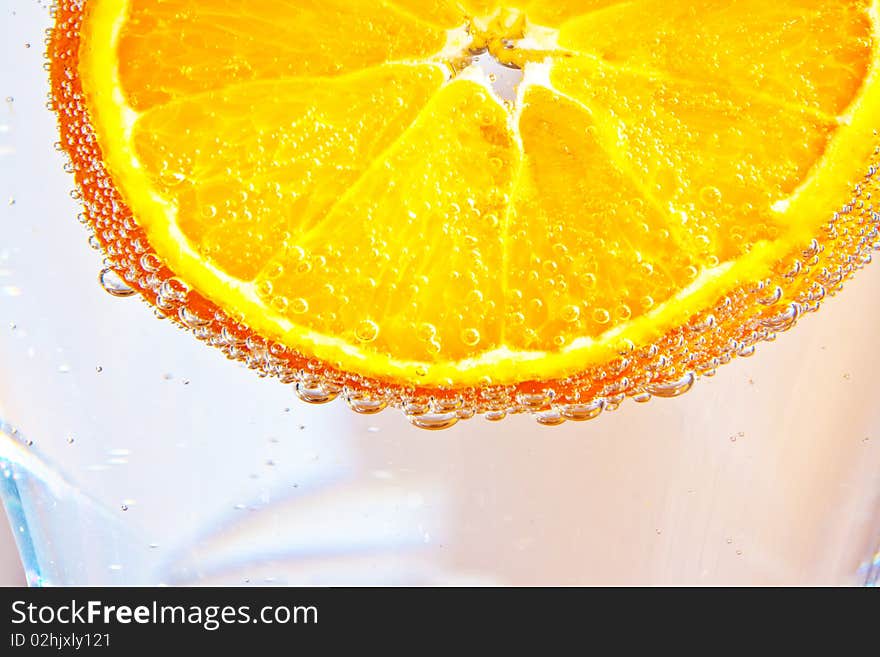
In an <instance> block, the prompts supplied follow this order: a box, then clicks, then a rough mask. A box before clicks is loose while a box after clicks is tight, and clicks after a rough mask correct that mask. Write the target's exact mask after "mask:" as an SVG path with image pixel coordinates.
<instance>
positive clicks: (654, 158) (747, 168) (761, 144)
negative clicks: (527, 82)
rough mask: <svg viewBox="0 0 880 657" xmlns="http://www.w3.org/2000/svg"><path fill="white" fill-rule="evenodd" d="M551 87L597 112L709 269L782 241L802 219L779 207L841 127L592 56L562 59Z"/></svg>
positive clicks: (644, 188)
mask: <svg viewBox="0 0 880 657" xmlns="http://www.w3.org/2000/svg"><path fill="white" fill-rule="evenodd" d="M552 81H553V84H554V86H555V88H557V89H559V90H560V91H562V92H563V93H566V94H568V95H569V96H571V97H572V98H575V99H577V102H579V103H582V104H583V106H584V107H585V108H589V109H590V110H591V111H592V113H593V115H594V117H595V120H596V122H597V126H598V127H597V129H598V131H599V132H600V134H602V135H604V137H605V138H604V140H603V143H604V145H605V147H606V149H607V150H608V152H609V153H610V154H611V155H612V156H613V157H614V159H615V161H616V162H617V163H618V166H619V167H620V168H621V170H623V171H624V172H625V173H626V174H627V176H628V177H629V179H630V181H632V182H633V183H634V184H636V185H637V187H638V189H639V192H640V194H641V196H642V197H643V198H644V200H645V201H646V202H649V203H652V204H653V205H654V206H655V207H657V208H659V209H660V210H661V211H662V212H663V213H664V215H665V217H666V220H667V222H668V223H669V230H671V231H673V232H677V233H688V234H689V235H690V237H691V238H692V239H691V241H690V244H689V246H688V249H689V251H691V253H693V255H695V256H697V258H698V260H699V261H698V262H697V263H695V264H698V265H702V266H715V265H718V264H719V263H721V262H727V261H730V260H732V259H734V258H736V257H737V256H739V255H742V254H743V253H746V252H748V251H749V250H750V249H751V247H752V246H753V245H754V244H756V243H757V242H760V241H762V240H772V239H775V238H777V237H779V236H780V232H781V231H782V230H783V229H784V226H785V224H786V222H787V221H790V220H792V219H795V217H791V216H787V215H785V214H784V213H779V212H774V211H773V207H774V205H775V204H777V203H779V202H784V201H785V200H786V199H788V198H789V197H790V196H791V195H792V194H794V193H795V191H796V190H797V189H798V187H800V185H802V184H803V183H805V181H806V180H807V177H808V175H809V173H810V171H811V169H812V168H813V166H814V165H815V163H816V162H818V161H819V160H820V159H821V157H822V154H823V153H824V151H825V149H826V148H827V146H828V143H829V140H830V139H831V137H832V136H833V134H834V132H835V131H836V129H837V122H836V121H834V120H833V119H831V118H824V117H822V116H816V115H815V113H813V112H810V111H809V110H806V109H797V108H793V107H789V106H787V105H782V104H779V103H776V102H773V101H772V100H765V99H763V98H752V97H749V95H748V94H744V93H741V92H739V91H737V90H734V89H728V90H727V92H726V93H725V94H724V95H723V96H722V95H721V94H719V92H718V91H717V89H716V88H715V87H713V86H712V85H711V84H708V83H701V82H685V81H679V80H668V79H662V78H661V79H656V78H654V77H652V76H650V75H645V74H642V73H640V72H639V71H635V72H633V71H630V70H626V69H624V70H621V69H619V68H616V67H613V66H610V65H606V64H603V63H601V62H597V61H595V60H590V59H586V58H575V59H565V60H563V61H560V62H559V63H558V64H557V65H556V66H555V67H554V68H553V73H552ZM646 107H650V108H651V111H650V112H645V111H644V108H646ZM658 301H659V300H658Z"/></svg>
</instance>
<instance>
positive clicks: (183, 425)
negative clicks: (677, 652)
mask: <svg viewBox="0 0 880 657" xmlns="http://www.w3.org/2000/svg"><path fill="white" fill-rule="evenodd" d="M3 19H4V20H3V26H4V27H3V29H4V38H3V39H2V41H0V50H2V60H0V61H3V62H4V64H3V65H2V66H3V68H2V72H3V75H2V78H0V362H2V363H3V367H2V371H0V417H2V418H3V420H4V421H5V424H3V429H2V430H0V463H2V473H0V474H2V481H3V489H2V490H3V499H4V503H5V505H6V508H7V512H8V513H9V516H10V520H11V523H12V526H13V529H14V533H15V534H16V536H17V538H18V540H19V546H20V552H21V555H22V560H23V562H24V564H25V567H26V570H27V573H28V579H29V581H30V582H31V583H32V584H55V585H59V584H86V583H87V584H104V583H106V584H126V583H137V584H158V583H165V584H221V583H222V584H265V583H276V584H331V583H358V584H366V583H378V584H399V583H503V584H597V583H602V584H611V583H616V584H681V583H693V584H710V583H724V584H863V583H866V582H867V581H868V580H870V579H871V578H872V577H873V578H874V579H876V576H877V571H876V566H873V567H872V563H873V559H874V554H875V551H876V548H877V545H878V538H880V509H878V507H877V503H876V500H877V499H878V495H880V480H878V476H877V473H878V472H880V408H878V406H877V404H876V401H875V400H876V399H877V397H878V392H880V384H878V383H877V380H876V372H877V370H878V365H880V356H878V354H877V350H876V335H877V328H878V326H880V305H878V303H877V299H878V298H880V267H877V266H874V267H870V268H868V269H867V270H866V271H864V272H862V273H861V274H860V275H859V276H858V277H857V278H856V280H854V281H853V282H851V283H849V284H848V286H847V288H846V289H845V291H844V292H843V294H841V295H840V296H839V297H838V298H836V299H833V300H830V301H829V302H828V303H827V306H826V307H825V308H824V309H823V310H822V311H821V312H820V313H818V314H817V315H812V316H809V317H807V318H805V319H804V320H802V321H801V323H800V324H799V325H798V327H797V328H796V329H795V330H794V331H792V332H790V333H787V334H784V335H781V336H780V337H779V339H778V341H777V342H775V343H772V344H766V345H761V346H759V347H758V350H757V352H758V353H757V354H756V356H755V357H754V358H750V359H741V360H738V361H736V362H734V363H733V364H731V365H726V366H724V367H723V368H721V369H720V370H719V372H718V374H717V376H715V377H714V378H704V379H702V380H700V381H699V382H698V383H697V384H696V386H695V387H694V388H693V390H691V391H690V392H688V393H687V394H685V395H683V396H681V397H678V398H675V399H654V400H652V401H650V402H649V403H647V404H643V405H640V404H636V403H634V402H631V401H627V402H625V403H624V404H622V406H621V408H620V409H619V410H618V411H616V412H612V413H605V414H603V415H602V416H601V417H599V418H598V419H595V420H592V421H590V422H585V423H575V422H569V423H567V424H565V425H562V426H559V427H552V428H551V427H543V426H540V425H538V424H536V423H535V422H534V420H533V419H532V418H528V417H514V418H507V419H505V420H504V421H503V422H501V423H492V422H488V421H485V420H483V419H475V420H471V421H467V422H461V423H459V424H458V425H457V426H455V427H454V428H452V429H450V430H449V431H446V432H442V433H440V434H430V433H427V432H424V431H421V430H419V429H416V428H414V427H412V426H411V425H410V423H409V422H408V421H407V420H406V419H405V418H404V417H403V416H402V415H401V414H399V413H396V412H387V413H382V414H379V415H376V416H371V417H366V416H358V415H355V414H353V413H351V412H350V411H349V410H348V409H347V408H346V406H345V403H344V402H342V401H336V402H333V403H331V404H328V405H326V406H319V407H316V406H310V405H306V404H303V403H302V402H300V401H299V400H298V399H297V398H296V395H295V393H294V391H293V389H292V388H291V387H290V386H285V385H283V384H281V383H279V382H278V381H275V380H264V379H260V378H258V377H257V376H256V375H255V374H254V373H253V372H251V371H249V370H247V369H246V368H244V367H243V366H241V365H239V364H236V363H232V362H230V361H227V360H225V359H224V358H223V357H222V355H221V354H220V353H219V352H217V351H216V350H213V349H209V348H207V347H205V346H204V345H201V344H199V343H198V342H197V341H195V340H194V339H193V337H192V336H191V335H190V334H188V333H186V332H183V331H181V330H179V329H177V328H175V327H174V326H172V325H171V324H170V323H169V322H167V321H160V320H158V319H157V318H156V317H155V315H154V313H153V311H152V310H151V309H150V308H149V307H148V306H147V305H145V304H143V303H141V302H140V301H139V300H138V298H137V297H136V296H135V297H124V296H119V295H111V294H108V293H107V291H105V289H104V287H107V285H108V283H107V281H106V280H105V282H104V283H105V285H104V287H102V285H101V284H100V283H99V280H98V278H99V274H100V272H101V271H102V270H103V269H104V266H103V263H102V258H101V255H100V254H99V253H98V252H97V251H95V250H93V249H91V248H89V245H88V241H87V234H86V232H85V230H84V229H83V227H82V226H80V225H79V224H78V223H77V222H76V220H75V217H76V215H77V214H78V212H79V211H80V210H79V208H78V207H77V204H76V202H75V201H74V200H73V199H71V197H70V195H69V193H70V190H71V189H72V187H73V182H72V179H71V177H70V176H69V175H68V174H67V173H65V172H64V171H63V159H62V157H61V155H60V154H59V153H58V152H57V151H56V150H55V149H54V147H53V144H54V142H55V141H56V140H57V136H56V131H55V124H54V117H53V115H52V114H51V112H49V111H48V110H47V109H46V107H45V103H46V92H47V85H46V74H45V72H44V71H43V69H42V65H43V59H42V50H43V45H42V39H43V34H42V30H43V29H44V28H45V27H47V26H48V25H49V21H50V18H49V13H48V9H47V8H46V7H44V6H43V5H42V4H41V3H37V2H33V3H17V4H16V7H15V9H14V10H13V9H12V8H11V7H5V8H4V9H3ZM25 44H30V47H29V48H27V47H25ZM7 97H9V99H10V100H6V101H3V100H2V99H4V98H7ZM110 287H111V288H112V287H113V286H112V285H110ZM117 291H118V290H117ZM584 413H585V417H589V415H590V413H589V409H585V410H584Z"/></svg>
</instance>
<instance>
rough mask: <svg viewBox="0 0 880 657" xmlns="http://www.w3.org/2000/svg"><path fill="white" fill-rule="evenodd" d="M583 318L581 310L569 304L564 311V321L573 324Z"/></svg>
mask: <svg viewBox="0 0 880 657" xmlns="http://www.w3.org/2000/svg"><path fill="white" fill-rule="evenodd" d="M580 317H581V309H580V308H579V307H578V306H576V305H574V304H569V305H568V306H565V307H564V308H563V309H562V321H563V322H567V323H569V324H572V323H574V322H576V321H578V320H579V319H580Z"/></svg>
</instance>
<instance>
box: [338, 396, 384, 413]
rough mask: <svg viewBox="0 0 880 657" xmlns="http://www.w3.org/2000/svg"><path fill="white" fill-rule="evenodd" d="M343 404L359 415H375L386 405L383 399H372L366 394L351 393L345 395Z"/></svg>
mask: <svg viewBox="0 0 880 657" xmlns="http://www.w3.org/2000/svg"><path fill="white" fill-rule="evenodd" d="M345 403H346V404H348V407H349V408H350V409H351V410H353V411H354V412H355V413H358V414H360V415H375V414H376V413H379V412H380V411H383V410H385V408H387V406H388V403H387V402H386V401H385V400H383V399H374V398H372V397H370V396H368V395H366V394H363V393H359V392H351V393H348V394H346V395H345Z"/></svg>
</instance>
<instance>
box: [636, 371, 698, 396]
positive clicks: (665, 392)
mask: <svg viewBox="0 0 880 657" xmlns="http://www.w3.org/2000/svg"><path fill="white" fill-rule="evenodd" d="M695 382H696V377H695V376H694V374H693V372H688V373H687V374H685V375H684V376H682V377H681V378H679V379H677V380H675V381H669V382H666V383H652V384H651V385H649V386H648V387H647V391H648V392H649V393H651V394H652V395H654V396H655V397H664V398H667V399H671V398H673V397H680V396H681V395H683V394H684V393H686V392H687V391H688V390H690V389H691V388H693V387H694V383H695Z"/></svg>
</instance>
